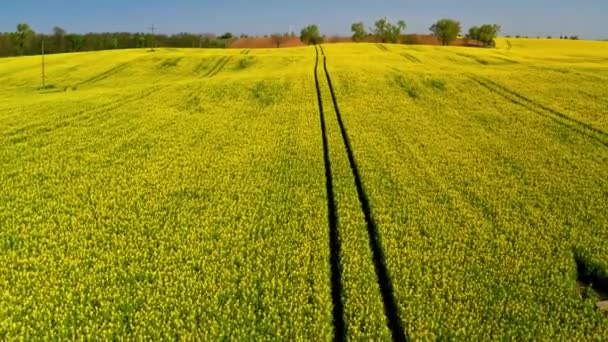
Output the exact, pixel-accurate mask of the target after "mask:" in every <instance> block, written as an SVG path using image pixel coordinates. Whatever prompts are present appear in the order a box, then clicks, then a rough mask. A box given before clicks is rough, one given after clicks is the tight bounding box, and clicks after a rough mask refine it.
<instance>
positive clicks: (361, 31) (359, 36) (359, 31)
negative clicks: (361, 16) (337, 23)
mask: <svg viewBox="0 0 608 342" xmlns="http://www.w3.org/2000/svg"><path fill="white" fill-rule="evenodd" d="M350 30H351V31H352V32H353V40H354V41H356V42H360V41H362V40H364V39H365V37H366V36H367V32H366V31H365V24H363V22H358V23H354V24H352V26H351V27H350Z"/></svg>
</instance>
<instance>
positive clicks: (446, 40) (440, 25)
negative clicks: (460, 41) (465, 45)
mask: <svg viewBox="0 0 608 342" xmlns="http://www.w3.org/2000/svg"><path fill="white" fill-rule="evenodd" d="M430 30H431V32H433V35H434V36H435V37H437V39H439V41H440V42H441V44H443V45H450V43H451V42H453V41H454V40H456V38H457V37H458V34H460V31H461V26H460V23H459V22H458V21H456V20H453V19H440V20H438V21H437V22H436V23H434V24H433V26H431V28H430Z"/></svg>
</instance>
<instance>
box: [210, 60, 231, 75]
mask: <svg viewBox="0 0 608 342" xmlns="http://www.w3.org/2000/svg"><path fill="white" fill-rule="evenodd" d="M232 57H233V56H230V57H227V58H225V59H224V61H223V62H222V63H221V64H220V65H219V67H217V68H216V69H215V71H214V72H212V73H211V74H209V76H207V77H214V76H215V75H217V74H219V73H220V72H221V71H222V70H224V68H225V67H226V65H227V64H228V63H229V62H230V60H231V59H232Z"/></svg>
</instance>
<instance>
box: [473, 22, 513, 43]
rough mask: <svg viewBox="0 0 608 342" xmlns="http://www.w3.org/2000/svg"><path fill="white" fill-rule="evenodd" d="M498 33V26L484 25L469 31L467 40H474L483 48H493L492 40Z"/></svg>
mask: <svg viewBox="0 0 608 342" xmlns="http://www.w3.org/2000/svg"><path fill="white" fill-rule="evenodd" d="M499 32H500V26H498V25H495V24H485V25H481V26H480V27H477V26H473V27H471V28H470V29H469V34H468V35H467V38H469V39H476V40H478V41H479V42H481V43H482V44H483V45H485V46H491V47H494V46H495V45H496V43H495V42H494V39H496V36H498V33H499ZM516 38H519V36H516Z"/></svg>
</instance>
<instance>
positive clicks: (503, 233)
mask: <svg viewBox="0 0 608 342" xmlns="http://www.w3.org/2000/svg"><path fill="white" fill-rule="evenodd" d="M317 54H318V56H317ZM607 56H608V43H607V42H591V41H565V40H548V39H500V40H498V42H497V48H496V49H481V48H461V47H431V46H410V45H390V44H366V43H361V44H327V45H323V50H321V49H315V47H305V48H292V49H267V50H266V49H260V50H237V49H234V50H231V49H228V50H206V49H162V48H161V49H158V50H157V51H155V52H148V51H146V50H143V49H142V50H121V51H104V52H87V53H74V54H60V55H49V56H46V74H47V83H48V84H47V86H46V87H41V70H40V62H41V58H40V57H39V56H38V57H19V58H3V59H0V166H1V167H0V338H1V339H4V340H6V339H25V340H41V339H77V340H81V339H90V338H93V337H94V338H99V339H113V338H116V339H152V340H162V339H184V340H219V339H230V340H233V339H240V340H273V339H281V340H283V339H287V340H315V341H316V340H331V339H332V338H333V337H334V336H335V335H339V334H342V335H344V336H345V337H347V338H348V339H352V340H370V339H372V340H390V339H391V337H393V338H395V337H396V336H397V337H398V336H400V335H402V336H405V337H409V338H411V339H414V340H435V339H464V340H487V339H515V340H529V339H534V340H543V339H546V340H585V339H602V338H605V337H606V336H608V318H607V316H606V314H605V313H603V312H602V311H600V310H599V309H598V308H597V303H598V302H599V301H601V300H605V299H608V298H606V294H605V293H603V291H604V289H605V286H606V282H607V279H608V245H607V244H606V242H605V241H607V239H608V57H607ZM324 58H326V60H324ZM324 62H326V63H324ZM325 65H326V67H327V74H326V73H325V69H324V66H325ZM330 82H331V83H330ZM385 276H386V277H385ZM338 316H339V317H338ZM396 329H397V330H399V331H397V330H396Z"/></svg>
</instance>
